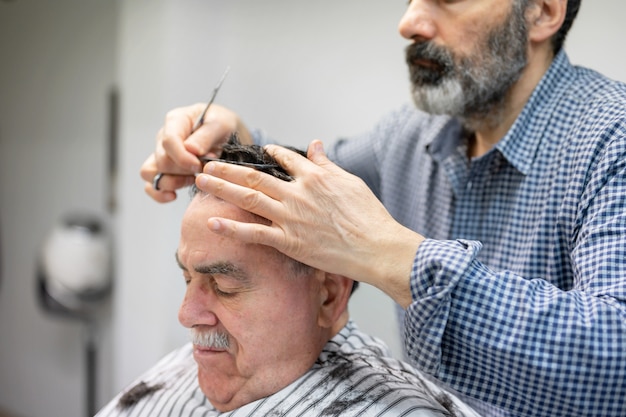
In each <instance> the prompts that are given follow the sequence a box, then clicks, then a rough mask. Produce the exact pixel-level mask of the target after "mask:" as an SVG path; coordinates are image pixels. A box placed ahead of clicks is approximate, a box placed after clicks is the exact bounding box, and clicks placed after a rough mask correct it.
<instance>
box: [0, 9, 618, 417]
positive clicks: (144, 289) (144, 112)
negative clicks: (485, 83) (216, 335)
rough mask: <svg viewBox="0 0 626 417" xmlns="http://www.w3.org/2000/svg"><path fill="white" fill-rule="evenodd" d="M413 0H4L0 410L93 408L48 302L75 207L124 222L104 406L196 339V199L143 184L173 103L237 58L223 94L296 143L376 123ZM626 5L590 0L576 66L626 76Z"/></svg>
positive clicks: (387, 328) (80, 367) (69, 333)
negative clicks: (189, 284)
mask: <svg viewBox="0 0 626 417" xmlns="http://www.w3.org/2000/svg"><path fill="white" fill-rule="evenodd" d="M405 3H406V2H405V1H399V0H398V1H367V2H363V1H357V0H344V1H341V2H337V1H332V0H321V1H316V2H311V1H304V0H289V1H276V0H264V1H256V0H240V1H237V2H224V1H217V0H117V1H113V0H110V1H109V0H55V1H50V0H0V250H1V252H0V263H1V266H0V268H1V269H0V410H6V411H7V412H10V413H12V414H13V415H16V416H23V417H38V416H47V417H54V416H59V417H61V416H62V417H73V416H84V415H85V413H86V411H85V404H84V395H85V389H86V387H85V369H84V368H85V364H84V351H83V343H84V338H85V329H84V326H82V325H81V324H80V323H78V322H76V321H72V320H65V319H63V318H60V317H57V316H52V315H50V314H47V313H46V312H44V311H43V310H42V309H41V307H40V306H39V305H38V301H37V297H36V285H35V276H36V261H37V257H38V253H39V251H40V248H41V244H42V242H43V240H44V239H45V237H46V235H47V234H48V233H49V232H50V230H51V228H52V227H53V226H54V224H55V223H56V222H58V221H59V219H60V218H61V217H63V216H64V215H66V214H67V213H68V212H73V211H77V210H78V211H88V212H93V213H97V214H98V215H100V216H101V217H102V218H103V219H105V220H106V221H107V222H110V224H111V228H112V230H113V232H114V244H115V253H114V255H115V277H114V278H115V286H114V291H113V293H112V295H111V297H110V299H109V300H108V301H107V302H105V303H104V304H103V305H102V306H101V308H100V310H99V314H98V323H97V324H98V340H99V348H100V349H99V351H98V391H97V402H98V405H101V404H103V403H104V402H106V401H107V400H108V399H109V398H110V397H111V396H112V395H113V394H115V393H116V392H118V391H119V390H120V389H122V388H123V387H124V386H125V385H126V384H128V383H129V382H130V381H131V380H132V379H134V378H135V377H136V376H137V375H138V374H139V373H141V372H142V371H143V370H145V369H146V368H147V367H149V366H150V365H151V364H153V363H154V362H155V361H156V360H157V359H158V358H160V357H161V356H162V355H163V354H165V353H166V352H168V351H169V350H171V349H173V348H174V347H176V346H178V345H180V344H181V343H183V342H185V341H186V332H185V331H184V330H183V329H182V328H181V326H180V325H179V324H178V321H177V318H176V314H177V309H178V304H179V302H180V300H181V298H182V295H183V291H184V284H183V280H182V276H181V274H180V272H179V271H178V268H177V266H176V265H175V262H174V251H175V250H176V247H177V243H178V228H179V221H180V218H181V215H182V212H183V211H184V208H185V206H186V204H187V201H188V198H187V195H186V194H185V193H184V192H183V193H181V195H180V197H179V199H178V200H177V202H175V203H173V204H169V205H158V204H156V203H154V202H152V200H150V199H149V198H148V197H147V196H146V195H145V194H144V193H143V191H142V189H143V184H142V181H141V180H140V178H139V167H140V165H141V163H142V162H143V160H144V159H145V158H146V157H147V155H148V154H149V153H150V152H152V151H153V149H154V137H155V134H156V131H157V129H158V128H159V127H160V126H161V125H162V122H163V117H164V115H165V113H166V111H167V110H169V109H171V108H173V107H176V106H181V105H186V104H190V103H193V102H196V101H205V100H207V99H208V97H209V95H210V93H211V91H212V89H213V86H214V85H215V83H216V81H217V80H218V79H219V77H220V76H221V74H222V72H223V71H224V69H225V67H226V66H230V67H231V72H230V74H229V76H228V79H227V80H226V82H225V83H224V85H223V87H222V90H221V91H220V94H219V96H218V100H217V101H218V102H219V103H220V104H223V105H226V106H228V107H231V108H233V109H236V110H237V111H238V112H239V113H240V114H241V116H242V117H243V118H244V120H245V121H246V122H247V124H248V125H249V126H253V127H262V128H263V129H265V130H267V131H268V132H270V133H271V134H272V135H273V136H274V137H275V138H277V139H278V140H280V141H282V142H284V143H289V144H293V145H297V146H301V147H305V146H306V145H307V144H308V142H309V141H310V140H311V139H314V138H320V139H322V140H324V141H326V142H330V141H332V140H333V139H334V138H336V137H338V136H347V135H352V134H356V133H359V132H361V131H363V130H366V129H367V128H369V127H371V126H372V125H373V124H374V123H375V121H376V120H377V119H378V118H379V117H380V116H382V115H383V114H384V113H385V112H387V111H389V110H391V109H393V108H394V107H396V106H397V105H399V104H400V103H402V102H405V101H407V100H408V87H407V81H406V80H407V75H406V70H405V65H404V61H403V47H404V45H406V41H404V40H403V39H402V38H401V37H400V36H399V35H398V34H397V32H396V26H397V22H398V20H399V18H400V17H401V15H402V13H403V11H404V8H405ZM592 5H593V6H594V7H592ZM625 12H626V5H625V4H624V3H622V2H620V1H618V0H595V1H594V2H593V3H590V2H588V1H587V2H584V3H583V6H582V10H581V14H580V16H579V18H578V21H577V22H576V24H575V25H574V28H573V30H572V33H571V35H570V38H569V40H568V42H567V50H568V51H569V53H570V58H571V60H572V61H573V62H575V63H579V64H584V65H586V66H590V67H592V68H595V69H598V70H600V71H602V72H604V73H606V74H608V75H609V76H612V77H613V78H617V79H621V80H624V81H626V56H625V55H624V54H622V53H621V50H622V49H621V46H622V45H621V43H622V40H623V39H624V36H625V35H626V29H625V28H624V26H623V24H622V22H621V19H620V17H621V16H624V13H625ZM113 91H117V92H119V104H120V106H119V112H118V116H119V119H118V121H119V123H118V124H117V128H116V133H117V137H118V140H119V142H118V148H117V152H116V155H117V159H118V164H117V167H118V169H117V170H116V172H115V173H114V174H115V175H114V177H113V178H114V179H116V181H114V182H113V183H112V182H111V175H110V174H111V173H110V170H109V167H108V153H109V144H108V141H109V138H110V136H111V135H110V133H111V131H110V123H109V121H110V118H111V114H110V110H109V107H110V106H109V104H110V97H111V94H112V92H113ZM111 184H113V185H115V188H114V189H113V190H114V196H115V202H116V205H115V207H114V210H111V209H110V206H109V202H110V201H109V187H110V186H111ZM351 312H352V315H353V316H354V317H355V318H356V320H357V321H358V323H359V324H360V326H361V327H362V328H363V329H365V330H367V331H369V332H371V333H374V334H376V335H379V336H380V337H382V338H383V339H385V340H386V341H387V342H388V343H389V344H390V346H391V347H392V349H393V350H394V352H395V353H396V354H399V353H400V351H401V348H400V345H399V343H398V333H397V331H396V325H395V320H394V316H393V306H392V303H391V302H390V301H389V300H388V299H387V298H385V297H384V296H383V295H381V294H380V293H379V292H378V291H377V290H374V289H372V288H368V287H367V286H362V287H361V289H359V291H358V292H357V294H356V295H355V297H354V299H353V300H352V301H351ZM0 413H1V411H0Z"/></svg>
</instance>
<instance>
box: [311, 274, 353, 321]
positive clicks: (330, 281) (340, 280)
mask: <svg viewBox="0 0 626 417" xmlns="http://www.w3.org/2000/svg"><path fill="white" fill-rule="evenodd" d="M322 274H323V276H322V277H321V283H320V285H321V290H320V310H319V317H318V325H319V326H320V327H325V328H330V327H334V326H336V325H337V324H338V323H341V327H343V325H344V324H345V322H346V321H347V319H348V300H349V299H350V294H351V292H352V284H353V282H354V281H352V280H351V279H350V278H346V277H344V276H342V275H336V274H329V273H326V272H322ZM342 316H344V317H342Z"/></svg>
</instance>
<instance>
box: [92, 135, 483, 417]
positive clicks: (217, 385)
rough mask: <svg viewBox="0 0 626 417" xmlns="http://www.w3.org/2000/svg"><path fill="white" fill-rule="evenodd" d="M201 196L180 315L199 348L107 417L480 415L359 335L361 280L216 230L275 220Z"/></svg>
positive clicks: (229, 150) (175, 358)
mask: <svg viewBox="0 0 626 417" xmlns="http://www.w3.org/2000/svg"><path fill="white" fill-rule="evenodd" d="M222 158H224V159H227V160H231V161H233V162H237V161H238V162H239V163H241V162H243V163H248V164H250V163H252V164H257V165H254V166H255V167H257V168H258V169H263V170H264V171H266V172H270V173H272V174H274V175H276V176H278V177H281V178H283V179H287V180H289V179H290V178H289V177H288V176H287V174H286V173H285V172H284V171H282V170H281V168H280V167H278V166H277V165H274V164H275V163H274V162H273V161H271V160H269V159H271V158H270V157H269V156H268V155H266V154H265V153H264V152H263V150H262V149H261V148H259V147H256V146H252V147H250V146H245V147H244V146H239V145H237V144H233V143H230V144H227V145H226V147H225V148H224V151H223V154H222ZM194 190H195V195H194V197H193V199H192V201H191V203H190V205H189V207H188V208H187V210H186V212H185V214H184V217H183V221H182V228H181V237H180V244H179V247H178V250H177V252H176V260H177V262H178V264H179V265H180V268H181V269H182V272H183V277H184V280H185V284H186V285H187V290H186V294H185V297H184V300H183V303H182V306H181V307H180V311H179V320H180V322H181V323H182V324H183V325H184V326H185V327H188V328H190V329H191V337H192V342H191V343H190V344H188V345H186V346H184V347H182V348H180V349H178V350H176V351H174V352H172V353H171V354H169V355H168V356H166V357H165V358H164V359H162V360H161V361H160V362H159V363H158V364H157V365H156V366H155V367H154V368H153V369H151V370H150V371H148V372H147V373H146V374H145V375H143V376H142V377H141V378H140V379H138V380H137V381H136V382H135V383H134V384H132V385H131V387H130V388H129V389H128V390H126V391H125V392H122V393H120V394H119V395H118V396H117V397H116V398H115V399H114V400H113V401H112V402H110V403H109V404H108V405H107V406H106V407H104V408H103V409H102V410H101V411H100V412H99V413H98V415H97V416H98V417H106V416H138V417H140V416H145V417H148V416H151V417H153V416H242V417H243V416H253V415H254V416H352V415H355V416H356V415H359V416H383V415H384V416H392V417H394V416H401V415H402V416H454V415H457V416H461V415H466V416H475V414H474V413H473V412H472V411H471V410H470V409H469V408H467V407H466V406H465V405H464V404H462V403H460V401H459V400H457V399H456V397H454V396H453V395H451V394H449V393H447V392H444V391H443V390H442V389H440V388H438V387H437V386H436V385H434V384H433V383H431V382H429V381H427V380H425V379H424V378H423V377H422V376H421V375H420V374H419V373H418V372H417V371H416V370H415V369H413V368H412V367H411V366H410V365H408V364H405V363H403V362H400V361H397V360H395V359H393V358H391V356H390V354H389V352H388V348H387V347H386V346H385V345H384V344H383V343H382V342H381V341H380V340H378V339H376V338H373V337H371V336H369V335H367V334H364V333H363V332H361V331H359V330H358V328H357V326H356V325H355V324H354V323H353V322H352V321H351V320H350V318H349V316H348V309H347V304H348V299H349V297H350V294H351V291H352V287H353V285H354V284H353V281H352V280H350V279H348V278H345V277H343V276H338V275H333V274H328V273H325V272H323V271H320V270H316V269H313V268H311V267H308V266H306V265H303V264H300V263H298V262H296V261H294V260H292V259H290V258H287V257H286V256H284V255H283V254H281V253H280V252H278V251H276V250H275V249H273V248H270V247H267V246H260V245H252V244H245V243H242V242H240V241H238V240H233V239H229V238H225V237H221V236H219V235H216V234H213V233H212V232H211V231H210V230H209V229H208V228H207V219H208V218H209V217H212V216H223V217H229V218H234V219H238V220H243V221H249V222H266V220H265V219H263V218H259V217H257V216H256V215H254V214H251V213H249V212H246V211H243V210H241V209H239V208H237V207H236V206H234V205H232V204H229V203H226V202H225V201H222V200H219V199H218V198H216V197H213V196H211V195H205V194H203V193H201V192H198V191H197V189H195V188H194ZM322 244H323V242H322Z"/></svg>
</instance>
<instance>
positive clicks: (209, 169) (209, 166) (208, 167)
mask: <svg viewBox="0 0 626 417" xmlns="http://www.w3.org/2000/svg"><path fill="white" fill-rule="evenodd" d="M213 170H215V164H212V163H210V162H208V163H207V164H206V165H205V166H204V172H205V173H207V174H212V173H213Z"/></svg>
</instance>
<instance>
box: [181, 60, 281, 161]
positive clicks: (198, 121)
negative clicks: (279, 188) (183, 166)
mask: <svg viewBox="0 0 626 417" xmlns="http://www.w3.org/2000/svg"><path fill="white" fill-rule="evenodd" d="M229 71H230V67H226V70H225V71H224V74H223V75H222V78H221V79H220V80H219V82H218V83H217V85H216V86H215V88H214V89H213V94H212V95H211V99H210V100H209V102H208V103H207V105H206V107H205V108H204V111H203V112H202V113H201V114H200V115H199V116H198V118H197V119H196V122H195V123H194V124H193V127H192V129H191V133H193V132H195V131H196V130H198V128H199V127H200V126H202V124H203V123H204V116H206V113H207V111H209V107H211V104H213V101H214V100H215V96H217V92H218V91H219V90H220V87H222V83H223V82H224V80H225V79H226V76H227V75H228V72H229ZM199 159H200V161H201V162H202V166H204V165H205V164H206V163H207V162H209V161H218V162H226V163H229V164H235V165H241V166H245V167H249V168H254V169H256V170H259V171H266V172H267V171H268V170H271V169H277V168H280V166H279V165H277V164H255V163H251V162H243V161H233V160H226V159H220V158H211V157H208V156H202V157H199Z"/></svg>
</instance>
